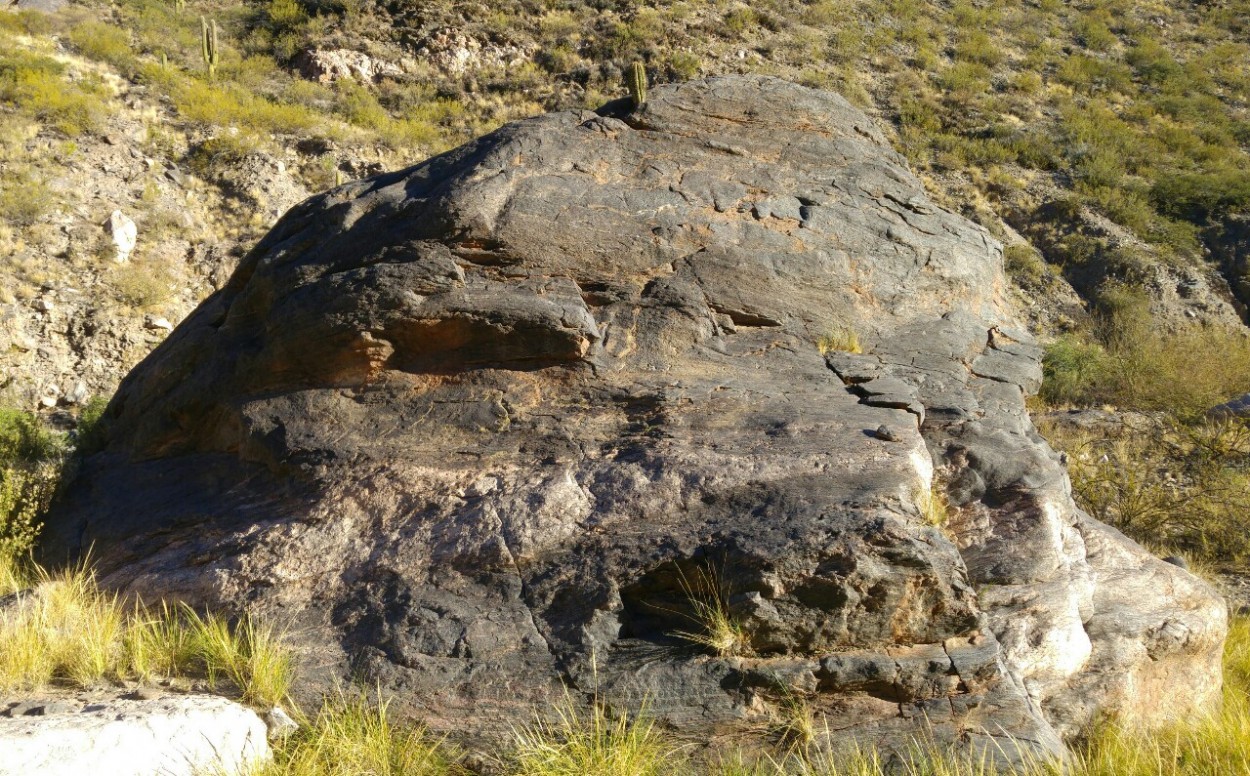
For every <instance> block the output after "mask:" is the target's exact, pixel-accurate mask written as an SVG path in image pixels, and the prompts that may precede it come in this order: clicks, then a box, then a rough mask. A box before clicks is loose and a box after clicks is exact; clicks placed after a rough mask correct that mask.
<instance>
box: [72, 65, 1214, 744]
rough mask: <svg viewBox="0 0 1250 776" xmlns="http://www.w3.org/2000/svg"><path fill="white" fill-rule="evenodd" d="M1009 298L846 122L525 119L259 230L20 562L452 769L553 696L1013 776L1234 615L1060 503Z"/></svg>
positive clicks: (751, 113)
mask: <svg viewBox="0 0 1250 776" xmlns="http://www.w3.org/2000/svg"><path fill="white" fill-rule="evenodd" d="M1004 287H1005V281H1004V275H1003V268H1002V251H1001V247H1000V245H999V244H998V243H997V242H996V241H995V240H994V239H993V238H992V237H991V236H990V235H989V234H988V233H986V231H985V230H984V229H982V228H980V227H978V226H976V225H974V224H972V223H969V222H968V221H966V220H964V219H962V218H960V217H958V216H956V215H954V214H952V213H950V212H947V211H945V210H943V209H942V208H940V207H938V206H937V205H935V204H934V203H933V202H932V201H930V199H929V198H928V197H927V196H926V194H925V191H924V189H923V187H922V186H921V184H920V183H919V181H918V180H917V179H916V178H915V177H914V176H913V175H912V174H911V173H910V172H909V171H908V170H907V168H906V165H905V163H904V161H903V160H902V159H901V158H900V157H899V156H898V155H897V154H895V153H894V152H893V151H892V150H891V149H890V146H889V144H888V143H887V142H886V140H885V138H884V137H883V135H882V134H881V132H880V130H879V129H878V128H877V127H876V126H874V124H873V122H872V121H870V120H869V119H868V118H867V117H865V116H864V114H862V113H861V112H860V111H858V110H856V109H855V108H853V107H851V106H850V105H849V104H848V103H847V102H846V101H845V100H843V99H842V98H840V97H838V96H836V95H833V94H829V93H824V92H819V91H813V90H810V89H806V88H802V87H799V86H795V85H792V84H789V83H785V82H782V81H779V80H775V79H767V78H746V77H731V78H718V79H711V80H706V81H699V82H693V83H688V84H682V85H678V86H666V87H659V88H656V89H654V90H653V92H652V95H651V98H650V100H649V102H648V103H647V104H646V105H645V106H643V107H642V108H640V109H637V110H631V109H630V108H629V107H628V106H626V105H625V104H623V103H619V104H613V105H609V106H606V107H605V108H604V109H602V110H600V111H599V112H598V113H594V112H590V111H566V112H562V113H555V114H551V115H547V116H540V117H536V118H533V119H529V120H525V121H521V122H518V123H515V124H511V125H509V126H506V127H504V128H502V129H500V130H499V131H497V132H494V133H492V134H490V135H488V136H486V137H484V138H481V139H479V140H477V141H474V142H472V143H469V144H468V145H465V146H463V147H461V148H459V149H457V150H455V151H452V152H450V153H447V154H444V155H442V156H439V157H436V158H434V159H431V160H429V161H427V162H424V163H422V164H420V165H418V166H416V167H413V168H411V169H408V170H403V171H401V172H397V173H393V174H389V175H383V176H379V177H375V178H372V179H369V180H363V181H359V182H356V183H352V184H349V185H347V186H344V187H341V188H338V189H335V190H333V191H330V192H327V193H325V194H322V195H320V196H317V197H314V198H313V199H311V200H309V201H307V202H305V203H304V204H302V205H300V206H299V207H297V208H295V209H294V210H292V211H291V212H290V213H289V214H287V215H286V216H285V217H284V218H283V220H282V221H281V222H280V223H279V224H278V225H277V226H276V227H275V228H274V230H273V231H272V232H271V233H270V234H269V235H268V236H267V237H266V238H265V239H264V240H262V241H261V243H260V244H259V245H257V247H256V248H255V250H253V251H252V252H251V254H250V255H249V256H248V257H247V258H246V259H245V260H244V261H243V262H242V264H241V265H240V267H239V268H238V270H237V271H236V272H235V274H234V276H233V278H232V279H231V281H230V282H229V284H228V285H227V286H226V287H225V288H223V289H222V290H221V291H220V292H219V293H217V294H215V295H213V296H212V297H210V298H209V299H208V300H207V301H206V302H205V303H204V304H203V305H202V306H201V307H200V308H199V309H198V310H197V311H196V312H195V313H194V314H193V315H192V316H191V317H190V318H189V319H187V320H186V321H185V322H184V323H183V324H182V325H181V326H179V327H178V329H177V330H176V331H175V332H174V333H173V334H172V335H171V336H170V337H169V339H168V340H167V341H166V342H165V343H164V344H162V345H161V346H160V347H159V348H158V349H157V350H156V351H155V352H154V353H153V354H152V355H151V357H150V358H148V359H147V360H146V361H145V362H144V363H143V364H141V365H140V366H139V367H138V368H136V369H135V370H134V371H133V372H132V373H131V374H130V376H129V377H128V378H127V379H126V381H125V382H124V383H123V385H122V387H121V389H120V391H119V392H118V394H117V396H116V397H115V398H114V400H113V401H112V403H111V405H110V406H109V409H108V411H107V413H106V419H105V422H104V423H105V425H104V430H105V435H106V439H107V443H106V444H105V446H104V447H103V449H102V450H101V451H100V452H98V453H97V454H95V455H93V456H91V457H89V458H88V459H87V460H86V461H85V463H84V464H83V466H82V470H81V474H80V476H79V479H78V481H77V482H76V483H75V484H74V485H73V487H72V488H71V490H70V493H69V495H68V497H67V498H66V499H65V500H64V501H63V503H62V504H61V505H60V508H59V510H58V512H57V513H56V514H55V515H54V517H53V519H52V520H51V521H50V524H49V527H48V532H49V535H50V537H51V543H50V548H49V552H50V553H53V554H70V555H75V554H80V553H83V552H86V551H87V549H88V548H92V547H94V550H93V551H92V555H93V557H94V558H95V559H96V560H97V561H98V562H99V563H100V564H102V566H103V571H104V572H105V574H106V576H105V581H106V582H107V583H109V584H111V585H113V586H116V587H118V588H122V589H126V590H129V591H131V592H135V593H139V594H142V595H144V596H146V597H150V596H154V595H163V596H167V597H168V596H175V597H179V598H182V599H185V600H187V601H190V602H192V603H195V604H200V605H209V606H216V607H226V608H229V609H240V608H242V609H247V610H250V611H253V612H257V613H261V614H265V615H267V616H269V617H271V618H276V619H277V620H278V621H280V622H290V623H292V624H293V625H294V630H293V632H294V633H295V634H297V636H298V637H299V638H300V639H301V640H302V641H303V642H304V643H305V644H307V645H308V647H309V651H308V655H309V657H308V661H309V662H310V664H312V665H316V666H319V667H321V670H317V671H310V672H306V676H307V677H308V679H307V680H306V682H308V683H307V684H305V690H306V691H309V692H311V691H312V690H314V689H315V686H316V684H315V683H316V682H317V681H319V680H326V681H328V680H329V679H330V678H332V677H334V676H344V675H347V674H349V673H351V674H354V675H356V676H358V677H363V678H364V679H365V680H366V681H367V682H368V683H370V684H374V683H378V684H380V685H381V687H382V688H383V690H384V691H385V692H387V693H388V694H393V695H394V696H395V701H394V704H395V705H394V706H393V708H396V709H401V710H404V711H407V712H409V713H411V714H413V715H416V716H419V717H420V718H422V719H423V720H424V721H425V722H427V723H428V724H430V725H432V726H433V727H434V728H436V729H438V730H447V731H453V732H455V733H457V734H461V735H464V736H466V737H469V738H474V739H478V740H482V739H490V738H492V737H497V736H501V735H505V734H506V733H507V731H509V730H510V729H511V727H512V726H515V725H517V724H524V723H525V722H527V721H528V720H530V719H532V716H533V715H534V714H535V713H543V711H544V709H549V708H550V707H551V706H552V705H558V704H559V703H562V702H563V700H564V698H565V693H566V688H571V690H570V692H571V694H572V696H571V697H572V698H573V699H574V700H575V702H588V700H589V699H590V698H592V697H597V698H598V699H599V700H600V701H602V702H606V703H609V704H611V705H612V706H613V707H615V708H617V709H638V708H640V707H643V706H645V707H646V708H647V709H649V712H650V713H651V714H653V715H655V716H657V717H658V718H659V719H660V720H662V721H663V723H665V724H667V725H670V726H671V727H672V728H673V729H674V730H675V731H676V732H678V733H679V734H683V735H687V736H690V737H691V738H692V739H697V740H698V741H700V742H705V743H709V744H711V745H713V746H715V745H720V744H727V745H734V746H737V745H740V744H742V743H743V742H749V741H760V740H762V739H764V738H767V736H769V735H772V733H770V732H769V731H776V730H778V726H777V725H776V724H775V722H776V720H777V718H778V717H779V716H782V715H783V712H782V709H784V708H785V707H787V706H788V705H793V700H794V699H795V698H796V697H797V698H802V699H804V701H805V702H806V703H807V704H808V706H809V707H810V708H811V709H812V710H813V711H814V713H815V714H816V716H817V725H816V727H817V729H818V730H820V731H822V734H823V735H827V736H828V737H830V738H831V739H832V740H833V742H834V743H836V742H838V741H842V740H845V739H850V738H853V739H855V740H856V741H858V742H860V743H871V742H878V743H881V744H884V745H907V744H909V743H910V742H911V740H912V738H913V737H914V736H916V735H917V734H920V733H925V734H927V735H929V736H932V737H933V739H934V740H936V741H938V742H954V743H959V744H962V745H966V746H969V747H973V748H977V747H983V748H988V749H990V750H993V751H999V750H1000V749H1001V750H1006V751H1010V750H1013V749H1014V748H1015V747H1018V746H1024V747H1027V748H1031V749H1034V750H1037V751H1040V752H1042V753H1053V752H1056V751H1058V750H1059V748H1060V741H1061V739H1062V738H1063V737H1067V736H1071V735H1074V734H1076V733H1077V732H1078V731H1079V730H1080V729H1081V728H1082V727H1083V726H1085V725H1087V724H1088V723H1089V722H1090V721H1091V720H1092V719H1094V717H1095V716H1096V715H1099V714H1116V715H1119V716H1121V717H1123V718H1126V719H1129V720H1134V719H1136V720H1141V721H1143V722H1158V721H1163V720H1164V719H1166V718H1174V717H1177V716H1181V715H1184V714H1188V713H1191V712H1192V711H1194V710H1195V709H1199V708H1202V707H1203V706H1205V705H1207V704H1208V703H1210V702H1212V701H1213V700H1215V698H1216V696H1217V694H1218V690H1219V683H1220V680H1219V660H1220V649H1221V645H1222V642H1223V638H1224V633H1225V625H1226V623H1225V610H1224V606H1223V603H1222V602H1221V601H1220V599H1219V598H1218V597H1217V596H1216V595H1215V594H1214V593H1213V592H1212V591H1211V589H1210V588H1209V587H1208V586H1207V585H1205V584H1204V583H1203V582H1201V581H1199V580H1198V579H1196V578H1195V577H1193V576H1191V575H1190V574H1188V573H1187V572H1185V571H1183V570H1181V569H1179V568H1177V567H1175V566H1172V565H1169V564H1166V563H1163V562H1161V561H1158V560H1156V559H1155V558H1153V557H1151V556H1150V555H1149V554H1148V553H1146V552H1144V551H1143V550H1142V549H1141V548H1139V547H1138V546H1137V545H1135V544H1134V543H1132V542H1131V541H1129V540H1128V539H1126V538H1125V537H1123V536H1122V535H1120V534H1119V533H1117V532H1115V531H1114V530H1112V529H1109V528H1107V527H1106V526H1103V525H1101V524H1099V523H1096V522H1095V521H1093V520H1091V519H1090V518H1089V517H1087V516H1086V515H1084V514H1083V513H1081V512H1080V511H1079V510H1078V509H1077V508H1076V507H1075V505H1074V504H1073V502H1072V499H1071V495H1070V492H1069V488H1068V481H1067V478H1066V475H1065V473H1064V469H1063V467H1062V465H1061V462H1060V460H1059V458H1058V456H1057V455H1056V454H1055V453H1054V452H1053V451H1052V450H1051V449H1050V448H1049V447H1048V446H1047V445H1046V443H1045V442H1044V441H1043V440H1042V439H1041V438H1040V437H1039V436H1038V435H1037V434H1036V432H1035V431H1034V429H1033V427H1032V424H1031V423H1030V420H1029V417H1028V415H1027V413H1026V411H1025V404H1024V401H1025V397H1026V395H1028V394H1030V393H1032V392H1033V391H1035V390H1036V389H1037V387H1038V384H1039V381H1040V376H1041V370H1040V365H1039V358H1040V351H1039V349H1038V347H1037V346H1036V345H1035V344H1034V343H1033V341H1032V340H1031V339H1030V337H1029V335H1028V334H1027V333H1025V332H1023V331H1020V330H1019V329H1018V328H1017V326H1016V324H1015V322H1014V318H1013V313H1012V311H1011V310H1010V309H1009V305H1008V302H1007V301H1005V300H1006V295H1005V292H1004ZM854 339H858V341H859V345H860V347H862V350H863V353H854V352H851V351H853V350H855V349H856V348H854V347H851V345H852V340H854ZM838 348H842V350H838ZM822 351H825V352H822ZM942 492H945V493H946V494H948V495H947V499H948V500H949V502H950V505H949V507H948V508H946V509H943V508H942V507H941V505H942V498H941V497H940V495H941V493H942ZM935 493H937V494H938V495H937V496H935V495H934V494H935ZM944 516H945V517H944ZM718 618H720V619H723V620H725V621H726V622H725V623H723V625H724V626H725V627H720V628H717V627H716V626H715V623H714V622H713V621H714V620H716V619H718ZM1163 694H1166V697H1167V698H1169V703H1168V704H1159V703H1158V698H1159V697H1161V695H1163Z"/></svg>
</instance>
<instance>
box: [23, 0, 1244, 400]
mask: <svg viewBox="0 0 1250 776" xmlns="http://www.w3.org/2000/svg"><path fill="white" fill-rule="evenodd" d="M201 16H204V17H207V18H208V19H212V20H213V21H214V22H216V23H217V25H218V26H219V28H220V48H221V55H220V64H219V65H218V67H217V68H216V73H215V77H211V78H210V77H209V75H208V74H207V73H206V72H205V71H206V67H205V64H204V62H203V61H202V57H201V44H200V29H201ZM1248 18H1250V2H1247V0H1225V1H1224V2H1213V3H1195V4H1173V3H1163V2H1151V3H1130V2H1124V1H1123V0H1119V1H1113V0H1101V1H1096V2H1083V3H1075V4H1064V3H1059V2H1054V1H1053V0H1045V1H1043V2H1038V3H1009V2H1005V1H1004V0H998V1H997V2H988V3H978V4H973V3H968V2H956V3H953V4H952V3H938V2H926V1H924V0H862V1H861V2H856V3H852V4H849V5H848V4H843V3H835V2H831V1H828V0H826V1H822V2H799V1H798V0H771V1H770V2H762V3H755V4H752V5H750V6H748V5H745V4H741V3H727V2H678V3H635V2H629V3H626V2H606V1H604V0H597V1H596V2H554V1H550V2H533V1H526V2H520V1H518V0H505V1H504V2H494V3H477V4H474V3H452V2H428V3H421V4H411V3H399V2H390V3H388V2H374V0H351V1H349V0H342V1H337V0H304V1H301V0H271V2H261V3H245V4H237V3H221V2H202V3H194V2H193V3H191V4H183V5H179V4H178V3H175V2H169V3H166V2H161V0H125V1H124V2H121V3H118V4H114V5H107V6H105V5H101V4H96V3H85V4H76V5H70V6H67V7H64V8H63V9H61V10H60V11H58V12H56V13H53V14H41V13H37V12H31V11H21V12H12V11H10V12H5V13H2V14H0V44H3V45H0V51H3V52H4V53H0V171H2V172H3V174H4V178H5V181H6V185H5V187H4V193H3V195H2V196H0V254H3V256H4V259H5V260H4V263H3V265H2V266H0V279H2V280H3V283H2V284H0V286H2V287H3V288H4V289H5V290H4V292H3V293H4V298H3V299H0V304H3V305H4V307H3V309H2V310H0V338H3V340H4V341H3V342H0V345H7V347H0V351H5V352H4V353H2V354H0V360H2V364H0V366H2V367H3V369H4V370H5V374H6V376H5V377H0V380H3V381H6V382H9V383H11V384H12V386H11V387H12V388H13V389H14V392H15V393H16V394H17V400H18V401H19V402H20V403H21V404H23V405H25V406H34V405H35V404H36V403H37V402H39V401H40V400H42V401H43V402H44V404H45V405H48V404H56V403H58V402H59V403H62V404H63V403H65V401H66V400H67V399H66V398H65V397H67V396H68V397H69V399H70V400H79V399H80V398H81V397H82V396H84V395H90V394H107V393H109V392H111V389H112V387H113V386H114V385H115V382H116V379H117V378H118V377H119V376H120V374H121V373H122V372H124V370H125V368H127V367H128V366H129V365H131V364H132V363H134V361H135V360H136V359H137V357H138V356H140V355H141V354H142V353H143V352H144V351H145V350H146V349H148V348H149V347H150V346H151V345H152V344H153V342H155V341H157V340H159V338H160V337H161V336H163V333H162V332H163V326H162V325H161V322H160V321H159V320H155V319H166V320H168V321H170V322H177V320H179V319H180V318H181V317H182V316H183V315H185V313H186V312H187V311H188V310H189V309H190V307H191V306H192V304H193V303H194V302H195V301H197V300H198V299H201V298H203V296H204V295H205V294H206V293H207V292H208V291H209V290H211V288H213V287H214V286H215V285H217V284H219V283H220V282H221V281H222V279H223V278H224V276H225V275H226V274H228V271H229V268H230V267H231V266H232V265H233V263H234V261H235V260H236V259H237V256H238V255H239V253H240V252H241V249H244V248H246V247H247V245H249V244H250V243H251V242H252V241H253V240H254V239H255V238H256V236H258V235H259V234H260V233H261V231H262V230H263V229H264V228H266V227H267V226H269V225H270V224H271V223H272V222H273V221H274V220H275V218H276V217H277V215H278V214H279V213H280V212H282V211H283V210H284V209H285V208H286V207H288V206H290V205H291V204H294V202H296V201H298V200H299V199H301V198H302V197H303V196H304V195H306V194H307V193H309V192H311V191H316V190H319V189H322V188H325V187H327V186H330V185H333V184H334V183H335V182H336V181H340V180H348V179H351V178H354V177H360V176H362V175H365V174H368V173H371V172H376V171H379V170H381V169H386V168H398V167H401V166H403V165H405V164H408V163H411V162H414V161H416V160H418V159H420V158H424V157H425V156H428V155H429V154H431V153H434V152H438V151H441V150H444V149H446V148H449V147H451V146H453V145H456V144H458V143H459V142H463V141H464V140H466V139H468V138H469V137H471V136H474V135H476V134H480V133H481V132H482V131H484V130H487V129H490V128H493V127H495V126H498V125H499V124H501V123H503V122H504V121H508V120H511V119H513V118H516V117H519V116H523V115H532V114H535V113H538V112H540V111H543V110H547V109H555V108H565V107H574V106H578V107H582V106H585V107H593V106H596V105H598V104H601V103H602V102H603V101H604V100H605V99H608V98H611V97H615V96H618V95H620V94H622V93H623V89H622V87H621V85H620V84H621V73H622V72H623V70H624V69H625V67H626V66H627V65H628V63H630V62H632V61H634V60H641V61H643V62H645V63H646V66H647V70H648V73H649V74H650V76H651V79H652V81H653V82H664V81H673V80H681V79H685V78H690V77H694V76H696V75H709V74H717V73H731V72H753V73H765V74H773V75H779V76H782V77H785V78H788V79H791V80H795V81H798V82H801V83H804V84H807V85H813V86H819V87H824V88H830V89H834V90H837V91H840V92H842V93H844V94H845V95H846V96H848V97H849V98H850V99H851V100H852V101H854V102H856V103H857V104H858V105H860V106H861V107H863V108H865V109H867V110H868V111H869V112H870V113H872V114H875V115H876V116H877V117H879V118H881V119H883V120H884V122H885V123H886V124H887V126H888V127H891V128H892V142H893V143H894V145H895V146H896V147H897V148H898V149H899V150H900V151H901V152H902V153H904V155H905V156H906V157H907V158H908V160H909V161H910V163H911V165H912V166H913V168H914V169H915V170H916V171H917V172H918V173H919V174H920V175H921V177H922V179H924V180H925V181H926V184H927V186H928V187H929V189H930V191H931V193H932V194H933V195H934V196H935V197H937V198H938V200H939V201H941V202H943V203H944V204H945V205H946V206H948V207H952V208H954V209H956V210H958V211H960V212H962V213H963V214H965V215H967V216H969V217H971V218H973V219H974V220H976V221H978V222H979V223H981V224H983V225H985V226H986V227H987V228H989V229H990V230H991V232H993V233H994V234H996V235H997V236H999V237H1000V238H1001V239H1003V240H1004V242H1005V243H1007V244H1008V254H1007V258H1008V265H1009V268H1010V270H1011V271H1012V274H1013V276H1014V278H1015V280H1016V282H1017V283H1018V285H1019V286H1020V288H1021V289H1022V290H1023V291H1024V293H1022V294H1020V295H1019V300H1020V302H1021V304H1022V305H1023V306H1024V307H1025V308H1026V309H1027V311H1028V314H1029V317H1030V320H1031V322H1032V324H1033V325H1034V327H1035V328H1037V329H1038V330H1039V331H1041V332H1043V333H1060V332H1064V331H1071V332H1077V333H1078V334H1079V335H1080V336H1082V337H1086V338H1091V337H1093V336H1094V335H1096V334H1101V333H1102V332H1100V331H1099V330H1098V327H1097V326H1095V325H1094V323H1096V321H1092V320H1091V319H1090V318H1089V316H1088V313H1089V312H1090V311H1093V312H1095V313H1099V312H1101V313H1104V314H1106V315H1114V314H1119V313H1121V312H1123V311H1124V310H1125V309H1126V308H1131V309H1130V312H1133V313H1134V314H1138V315H1139V316H1145V315H1147V314H1148V315H1149V316H1150V319H1151V320H1152V321H1154V326H1155V327H1156V328H1157V329H1159V330H1162V331H1176V330H1178V329H1181V328H1183V327H1184V326H1186V325H1188V324H1192V323H1200V324H1214V325H1219V326H1234V327H1235V326H1239V314H1238V313H1239V311H1240V310H1241V309H1242V300H1243V299H1244V298H1246V296H1247V285H1246V280H1245V277H1244V276H1245V272H1246V265H1247V242H1248V240H1250V237H1248V227H1247V208H1248V207H1250V155H1248V154H1247V146H1248V144H1250V114H1248V112H1247V111H1248V108H1247V105H1248V100H1250V65H1247V62H1250V40H1248V39H1247V36H1248V35H1250V30H1248V25H1250V22H1247V19H1248ZM301 73H302V74H301ZM114 209H119V210H121V211H122V212H123V214H125V215H127V216H128V217H131V218H133V219H134V220H135V221H136V222H137V223H138V226H139V241H138V246H137V248H136V251H135V254H134V258H133V260H132V262H131V263H130V264H129V265H127V266H118V265H116V264H114V263H113V262H111V261H110V257H111V252H112V248H111V246H110V243H109V240H108V237H107V236H106V235H104V232H103V230H102V228H101V224H102V223H103V222H104V221H105V220H106V219H107V218H108V217H109V215H110V214H111V212H112V211H113V210H114ZM48 307H51V308H52V309H51V310H49V309H45V308H48ZM145 320H146V326H145V325H144V324H145ZM1104 339H1105V337H1104ZM80 383H81V384H82V385H81V386H80V385H79V384H80Z"/></svg>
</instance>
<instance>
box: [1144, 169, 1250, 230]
mask: <svg viewBox="0 0 1250 776" xmlns="http://www.w3.org/2000/svg"><path fill="white" fill-rule="evenodd" d="M1150 199H1151V200H1152V201H1153V202H1154V205H1155V207H1156V208H1158V209H1159V212H1161V213H1165V214H1168V215H1172V216H1175V217H1177V218H1185V219H1188V220H1190V221H1198V222H1201V221H1205V220H1207V219H1209V218H1219V217H1221V216H1223V215H1226V214H1227V213H1230V212H1250V172H1246V171H1242V170H1223V171H1219V172H1214V173H1183V174H1169V175H1162V176H1160V177H1159V178H1158V179H1157V180H1155V182H1154V185H1153V186H1152V187H1151V189H1150Z"/></svg>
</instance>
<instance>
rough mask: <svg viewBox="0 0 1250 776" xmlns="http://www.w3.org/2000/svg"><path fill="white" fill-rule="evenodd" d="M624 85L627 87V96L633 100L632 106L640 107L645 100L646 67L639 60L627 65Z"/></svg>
mask: <svg viewBox="0 0 1250 776" xmlns="http://www.w3.org/2000/svg"><path fill="white" fill-rule="evenodd" d="M625 85H626V86H627V87H629V96H630V97H631V98H632V99H633V101H634V108H635V109H638V108H641V107H642V106H643V103H645V102H646V101H647V69H646V68H645V67H643V66H642V63H641V62H635V63H634V64H632V65H630V66H629V74H628V75H627V76H626V77H625Z"/></svg>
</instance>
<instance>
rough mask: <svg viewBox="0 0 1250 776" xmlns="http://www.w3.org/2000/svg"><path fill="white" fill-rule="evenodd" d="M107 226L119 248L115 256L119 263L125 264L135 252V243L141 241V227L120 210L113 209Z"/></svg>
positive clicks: (114, 244)
mask: <svg viewBox="0 0 1250 776" xmlns="http://www.w3.org/2000/svg"><path fill="white" fill-rule="evenodd" d="M105 227H106V228H107V229H108V232H109V234H110V235H111V236H112V238H113V246H114V247H115V248H116V249H117V253H116V254H115V256H114V258H115V259H116V260H117V263H118V264H125V263H126V262H127V261H129V260H130V254H131V253H133V252H134V249H135V244H136V243H137V242H138V241H139V227H137V226H135V222H134V221H131V220H130V219H129V218H128V217H127V216H126V215H124V214H123V213H122V211H120V210H114V211H113V214H112V215H110V216H109V220H108V223H107V224H106V225H105Z"/></svg>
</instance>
